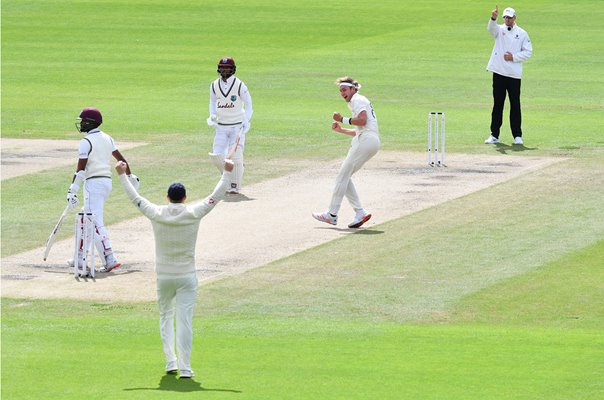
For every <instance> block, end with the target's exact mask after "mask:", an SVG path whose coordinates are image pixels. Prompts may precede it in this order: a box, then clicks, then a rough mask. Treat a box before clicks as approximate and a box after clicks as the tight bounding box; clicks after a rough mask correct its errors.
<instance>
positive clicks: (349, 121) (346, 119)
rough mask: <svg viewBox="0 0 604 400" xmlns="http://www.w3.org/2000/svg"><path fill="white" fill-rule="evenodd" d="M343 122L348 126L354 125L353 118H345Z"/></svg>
mask: <svg viewBox="0 0 604 400" xmlns="http://www.w3.org/2000/svg"><path fill="white" fill-rule="evenodd" d="M342 122H343V123H345V124H348V125H352V118H346V117H343V118H342Z"/></svg>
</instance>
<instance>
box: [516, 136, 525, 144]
mask: <svg viewBox="0 0 604 400" xmlns="http://www.w3.org/2000/svg"><path fill="white" fill-rule="evenodd" d="M514 144H524V142H523V141H522V138H521V137H520V136H516V137H515V138H514Z"/></svg>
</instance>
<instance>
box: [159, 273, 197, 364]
mask: <svg viewBox="0 0 604 400" xmlns="http://www.w3.org/2000/svg"><path fill="white" fill-rule="evenodd" d="M196 297H197V274H196V273H191V274H185V275H182V276H179V277H164V276H158V277H157V301H158V304H159V331H160V334H161V341H162V344H163V348H164V354H165V356H166V363H169V362H173V361H176V360H177V359H178V369H180V370H181V371H191V351H192V348H193V313H194V311H195V298H196ZM174 312H176V338H175V337H174V336H175V335H174ZM175 343H176V349H175V348H174V344H175Z"/></svg>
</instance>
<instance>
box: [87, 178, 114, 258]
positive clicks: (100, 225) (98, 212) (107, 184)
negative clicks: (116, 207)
mask: <svg viewBox="0 0 604 400" xmlns="http://www.w3.org/2000/svg"><path fill="white" fill-rule="evenodd" d="M111 190H112V182H111V178H93V179H88V180H86V182H85V183H84V208H83V211H84V212H91V213H93V214H94V215H95V218H96V230H95V236H98V237H97V238H95V243H97V250H98V252H99V254H101V255H104V256H105V257H107V256H108V255H110V254H113V249H112V248H111V242H110V241H109V233H108V232H107V229H105V222H104V220H103V211H104V209H105V202H106V201H107V198H109V195H110V194H111ZM104 261H105V260H103V263H104Z"/></svg>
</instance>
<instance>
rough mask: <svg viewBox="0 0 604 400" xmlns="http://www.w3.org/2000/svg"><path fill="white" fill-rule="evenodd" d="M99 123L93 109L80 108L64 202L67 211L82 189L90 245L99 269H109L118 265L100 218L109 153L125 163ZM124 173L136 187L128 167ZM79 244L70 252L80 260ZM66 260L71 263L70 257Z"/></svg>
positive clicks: (98, 114) (108, 183)
mask: <svg viewBox="0 0 604 400" xmlns="http://www.w3.org/2000/svg"><path fill="white" fill-rule="evenodd" d="M102 123H103V116H102V115H101V112H100V111H99V110H98V109H96V108H84V109H83V110H82V112H81V113H80V116H79V118H78V122H76V128H77V130H78V131H79V132H80V133H83V134H84V137H83V138H82V139H81V140H80V143H79V148H78V163H77V167H76V171H75V173H74V175H73V180H72V183H71V185H69V189H68V190H67V205H68V207H69V208H70V209H71V210H73V209H75V208H76V207H77V206H78V203H79V200H78V192H79V190H80V188H82V192H83V196H84V206H83V207H82V212H87V213H92V214H93V215H94V245H95V246H96V249H97V253H98V254H99V256H100V257H101V262H102V263H103V267H102V268H101V272H110V271H112V270H114V269H115V268H118V267H119V266H120V265H121V264H120V263H119V262H118V260H117V259H116V257H115V253H114V252H113V248H112V247H111V242H110V241H109V233H108V232H107V229H106V228H105V223H104V221H103V210H104V208H105V201H106V200H107V198H108V197H109V194H110V193H111V189H112V182H111V166H110V164H109V163H110V162H111V157H112V156H113V158H115V159H116V160H118V161H123V162H126V159H125V158H124V156H123V155H122V153H120V151H119V149H118V148H117V146H116V145H115V142H114V141H113V138H112V137H111V136H109V135H108V134H106V133H105V132H103V131H101V130H100V129H99V126H100V125H101V124H102ZM126 173H127V176H128V179H129V180H130V182H131V183H132V184H133V186H134V187H136V188H138V186H139V185H140V183H139V180H138V178H137V177H136V175H134V174H132V172H131V171H130V167H128V168H127V170H126ZM77 246H78V244H76V247H77ZM81 246H82V245H81V244H80V248H79V249H78V248H76V249H75V250H76V251H75V252H74V253H75V254H76V257H78V258H79V259H80V261H81V259H82V256H83V249H82V248H81ZM68 263H69V264H70V265H73V260H70V261H69V262H68Z"/></svg>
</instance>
